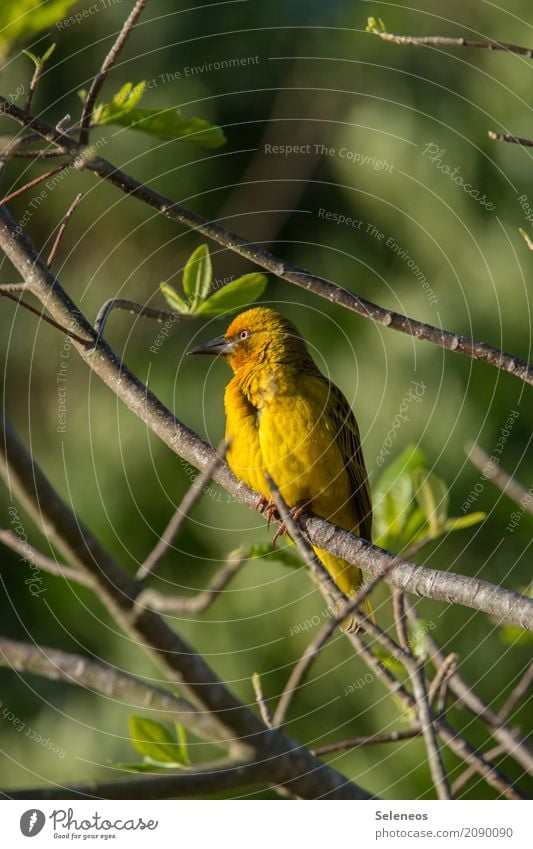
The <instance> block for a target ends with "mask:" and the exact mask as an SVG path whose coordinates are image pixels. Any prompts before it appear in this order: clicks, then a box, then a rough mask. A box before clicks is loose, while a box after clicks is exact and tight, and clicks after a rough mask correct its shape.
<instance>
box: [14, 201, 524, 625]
mask: <svg viewBox="0 0 533 849" xmlns="http://www.w3.org/2000/svg"><path fill="white" fill-rule="evenodd" d="M0 247H2V248H3V250H4V253H5V254H6V255H7V256H8V257H9V259H10V260H11V262H12V263H13V264H14V265H15V267H16V268H17V270H18V271H19V273H20V274H21V276H22V277H23V278H24V279H25V280H26V282H27V284H28V287H29V288H30V290H31V291H32V292H33V293H34V294H35V295H36V296H37V297H38V298H40V299H41V300H42V301H43V302H44V303H46V306H47V308H48V311H49V312H50V313H51V314H52V315H54V316H55V318H56V319H60V320H61V321H62V322H64V327H65V328H66V330H67V332H68V333H69V335H70V336H71V337H72V338H73V340H74V342H75V343H76V345H75V347H76V349H77V350H78V353H79V354H80V356H81V357H82V358H83V359H84V361H85V362H86V363H87V365H88V366H89V367H90V368H91V369H92V370H93V371H94V372H95V373H96V374H98V375H99V376H100V377H101V378H102V380H103V381H104V382H105V383H106V384H107V385H108V386H109V387H110V388H111V389H112V391H113V392H114V393H115V394H116V395H117V396H118V397H119V398H121V399H122V400H123V401H124V403H125V404H126V406H127V407H128V408H129V409H130V410H131V411H132V412H133V413H135V414H136V415H137V416H139V418H141V420H142V421H144V422H145V423H146V424H147V426H148V427H150V428H151V429H152V430H153V431H154V433H156V434H157V435H158V436H159V437H160V438H161V439H162V440H163V442H165V444H166V445H168V446H169V448H170V449H171V450H172V451H175V452H177V453H178V454H179V455H180V456H181V457H183V458H184V459H185V460H187V461H188V462H189V463H191V464H192V465H194V466H196V468H199V469H205V468H206V467H207V466H208V464H209V463H210V461H211V459H212V458H213V457H214V456H215V452H214V451H213V449H212V448H211V447H210V446H208V445H206V443H205V442H203V440H201V439H200V438H199V437H198V436H197V435H196V434H195V433H193V432H192V431H191V430H190V429H189V428H188V427H186V425H184V424H183V423H182V422H181V421H179V419H177V418H176V417H175V416H174V415H173V414H172V413H171V412H170V410H168V409H167V408H166V407H165V406H164V405H163V404H162V403H161V401H160V400H159V399H158V398H156V396H155V395H154V394H153V393H152V392H150V390H149V389H148V388H147V387H146V386H145V385H144V384H143V383H141V381H140V380H139V379H138V378H137V377H136V376H135V375H133V374H132V373H131V372H130V371H129V369H128V368H127V366H126V365H125V364H124V362H123V361H122V360H121V359H120V358H119V357H118V356H117V355H116V354H115V352H114V351H113V350H112V349H111V348H110V347H109V345H108V344H107V343H106V342H105V341H104V340H103V339H100V340H99V341H97V340H96V336H95V331H94V329H93V328H92V327H91V325H90V324H89V322H88V321H87V319H86V318H85V317H84V316H83V315H82V314H81V312H80V310H79V308H78V307H77V306H76V305H75V304H74V303H73V301H72V300H71V298H70V297H69V295H68V294H67V293H66V292H65V290H64V289H63V287H62V286H61V284H60V283H59V281H58V280H57V278H56V277H55V276H54V275H53V274H52V273H51V271H50V269H49V268H48V267H47V266H46V265H45V264H44V263H43V262H42V260H41V259H40V257H39V255H38V254H37V253H36V251H35V249H34V248H33V246H32V244H31V242H30V241H29V240H28V238H27V237H26V236H25V234H24V233H20V232H19V231H18V230H17V225H16V222H15V221H14V219H13V218H12V216H11V215H10V214H9V212H8V211H7V209H6V208H5V207H1V206H0ZM82 333H83V334H84V335H86V337H87V341H88V342H90V343H91V344H89V345H88V344H87V343H86V342H85V341H83V343H82V344H78V342H79V338H80V337H81V339H83V338H84V337H83V336H81V334H82ZM73 334H76V335H78V339H75V338H74V335H73ZM213 479H214V480H216V482H217V483H219V484H220V485H221V486H223V487H224V488H225V489H226V490H227V491H228V492H229V493H230V494H231V495H233V496H234V497H235V498H236V499H237V500H239V501H242V502H243V503H245V504H247V505H248V506H249V507H250V508H252V509H253V510H257V509H258V504H259V503H260V497H259V495H258V493H256V492H254V491H253V490H251V489H250V488H249V487H248V486H246V484H244V483H243V482H242V481H239V480H237V478H236V477H235V476H234V475H233V474H232V473H231V471H230V470H229V468H228V466H227V465H225V464H224V465H222V466H220V468H219V469H217V470H216V471H215V473H214V474H213ZM298 526H299V527H300V529H301V530H302V531H303V532H304V534H305V536H306V537H307V538H308V539H309V540H310V541H311V542H312V544H313V545H315V546H316V547H317V548H320V549H323V550H325V551H329V552H330V553H332V554H335V555H337V556H339V557H342V558H343V559H344V560H347V561H348V562H349V563H353V564H354V565H356V566H360V567H361V568H362V569H365V570H366V571H368V572H369V573H370V575H372V576H376V575H381V574H382V573H383V572H384V571H385V570H387V569H389V568H390V573H389V575H388V580H390V581H391V582H392V583H393V584H394V585H395V586H399V587H401V588H402V589H404V590H405V591H406V592H412V593H415V594H416V595H423V596H426V597H428V598H433V599H435V600H437V601H445V602H446V603H453V604H462V605H464V606H466V607H472V608H474V609H476V610H483V611H485V612H486V613H489V614H491V615H494V616H496V617H497V618H498V620H499V621H500V622H512V623H513V624H517V625H519V626H521V627H523V628H528V629H532V630H533V600H532V599H530V598H527V597H526V596H523V595H520V594H519V593H515V592H513V591H511V590H506V589H504V588H502V587H497V586H495V585H493V584H489V583H488V582H486V581H482V580H479V579H476V578H467V577H466V576H464V575H458V574H454V573H452V572H444V571H439V570H436V569H427V568H425V567H423V566H420V565H417V564H415V563H410V562H408V561H401V562H398V561H397V559H396V555H393V554H391V553H390V552H386V551H384V550H383V549H380V548H378V547H377V546H374V545H372V544H371V543H369V542H368V541H367V540H363V539H361V538H360V537H356V536H354V535H353V534H351V533H350V532H349V531H345V530H343V529H341V528H337V527H335V526H334V525H331V524H330V523H329V522H327V521H326V520H325V519H321V518H319V517H318V516H312V515H308V514H304V515H303V516H301V518H300V519H299V521H298ZM317 562H318V563H319V561H317ZM393 562H394V565H393V566H391V563H393ZM319 568H323V567H322V564H319ZM324 573H325V575H326V576H327V572H326V571H325V570H324Z"/></svg>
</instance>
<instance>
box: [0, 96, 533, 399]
mask: <svg viewBox="0 0 533 849" xmlns="http://www.w3.org/2000/svg"><path fill="white" fill-rule="evenodd" d="M1 112H4V113H5V114H6V115H9V116H10V117H12V118H13V119H14V120H16V121H18V122H19V123H20V124H22V125H23V126H26V127H31V128H32V129H34V130H35V131H36V132H38V133H39V134H40V135H41V136H42V138H44V139H47V140H48V141H53V142H54V143H56V144H58V145H60V146H62V147H63V146H64V147H67V148H68V149H69V150H70V151H71V152H72V153H73V154H74V155H77V156H80V155H81V154H82V153H83V150H84V148H83V146H81V145H79V144H77V143H76V142H75V141H73V139H71V138H69V137H68V136H66V135H64V134H61V133H58V132H57V130H56V129H55V128H54V127H52V126H51V125H50V124H47V123H46V122H44V121H42V120H41V119H40V118H37V117H36V116H34V115H30V114H29V113H28V112H25V111H24V110H22V109H20V108H19V107H18V106H16V105H15V104H14V103H11V102H10V101H9V100H7V99H6V98H5V97H1V96H0V113H1ZM80 167H83V168H86V169H87V170H89V171H92V172H93V173H95V174H96V175H97V176H99V177H100V178H101V179H103V180H106V181H108V182H110V183H112V184H113V185H114V186H116V187H117V188H119V189H120V190H121V191H122V192H125V193H126V194H128V195H130V196H133V197H135V198H137V199H138V200H140V201H142V202H143V203H146V204H147V205H148V206H150V207H152V208H153V209H156V210H158V211H159V212H160V213H161V214H163V215H165V216H166V217H167V218H169V219H171V220H173V221H177V222H178V223H180V224H182V225H185V226H187V227H191V228H193V229H195V230H197V231H198V232H199V233H202V235H204V236H206V237H207V238H208V239H212V240H213V241H214V242H217V243H218V244H220V245H223V246H224V247H225V248H227V249H228V250H232V251H235V253H237V254H239V256H242V257H244V258H245V259H249V260H250V261H251V262H253V263H255V264H256V265H259V266H260V267H261V268H264V269H266V271H269V272H271V273H272V274H274V275H275V276H276V277H279V278H280V279H281V280H286V281H287V282H289V283H292V284H293V285H295V286H300V287H301V288H303V289H305V290H306V291H308V292H313V293H314V294H315V295H317V296H318V297H321V298H325V299H326V300H328V301H329V302H330V303H332V304H337V305H338V306H340V307H343V308H345V309H348V310H350V311H352V312H355V313H357V314H358V315H361V316H363V317H364V318H367V319H370V320H371V321H374V322H376V323H377V324H380V325H382V326H384V327H389V328H391V329H392V330H397V331H399V332H400V333H405V334H407V335H408V336H412V337H414V338H415V339H421V340H426V341H428V342H431V343H433V344H434V345H439V346H440V347H442V348H445V349H446V350H448V351H452V352H454V353H456V354H463V355H464V356H467V357H470V358H471V359H474V360H479V361H480V362H486V363H489V364H490V365H492V366H494V367H495V368H498V369H500V370H501V371H505V372H507V373H509V374H512V375H514V376H515V377H517V378H519V379H520V380H523V381H525V382H526V383H529V384H532V385H533V365H531V364H530V363H528V362H526V361H525V360H522V359H520V358H519V357H515V356H513V355H512V354H508V353H506V352H505V351H501V350H500V349H498V348H495V347H494V346H492V345H487V344H485V343H484V342H479V341H477V340H475V339H470V338H468V337H467V336H462V335H460V334H457V333H453V332H451V331H449V330H443V329H442V328H440V327H434V326H433V325H431V324H426V323H425V322H421V321H416V320H415V319H413V318H410V317H409V316H406V315H402V314H401V313H396V312H392V311H391V310H387V309H385V308H384V307H380V306H378V305H377V304H374V303H372V301H368V300H366V299H365V298H361V297H360V296H358V295H354V294H353V293H352V292H348V291H347V290H346V289H343V288H341V287H340V286H337V285H336V284H335V283H332V282H331V281H329V280H326V279H325V278H323V277H319V276H317V275H315V274H311V273H310V272H309V271H306V270H305V269H303V268H299V267H298V266H296V265H293V264H292V263H290V262H286V261H285V260H281V259H278V257H276V256H274V255H273V254H271V253H270V252H269V251H266V250H264V249H263V248H261V247H259V246H258V245H254V244H253V243H251V242H249V241H248V240H247V239H244V238H243V237H242V236H238V235H237V234H236V233H233V232H232V231H231V230H227V229H226V228H225V227H222V226H221V225H220V224H218V223H216V222H213V221H210V220H209V219H207V218H204V217H203V216H201V215H199V214H198V213H197V212H193V211H192V210H190V209H187V208H186V207H184V206H182V205H181V204H178V203H175V202H174V201H173V200H170V199H169V198H167V197H165V196H164V195H161V194H159V193H158V192H155V191H153V190H152V189H149V188H148V187H147V186H145V185H144V184H143V183H140V182H139V181H138V180H135V179H134V178H133V177H130V176H129V175H128V174H125V173H124V172H123V171H121V170H120V169H118V168H116V167H115V166H114V165H113V164H112V163H110V162H107V161H106V160H105V159H102V158H95V159H80Z"/></svg>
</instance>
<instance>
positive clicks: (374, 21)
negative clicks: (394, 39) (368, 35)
mask: <svg viewBox="0 0 533 849" xmlns="http://www.w3.org/2000/svg"><path fill="white" fill-rule="evenodd" d="M365 32H373V33H374V34H375V35H381V33H382V32H387V30H386V29H385V24H384V22H383V19H382V18H367V19H366V27H365Z"/></svg>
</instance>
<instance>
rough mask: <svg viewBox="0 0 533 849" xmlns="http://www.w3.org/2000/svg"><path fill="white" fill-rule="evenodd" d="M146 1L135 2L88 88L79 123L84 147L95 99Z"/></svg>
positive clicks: (86, 141)
mask: <svg viewBox="0 0 533 849" xmlns="http://www.w3.org/2000/svg"><path fill="white" fill-rule="evenodd" d="M147 2H148V0H137V2H136V3H135V6H134V7H133V9H132V10H131V12H130V14H129V15H128V17H127V18H126V20H125V22H124V25H123V27H122V29H121V30H120V32H119V34H118V36H117V38H116V40H115V42H114V43H113V46H112V47H111V50H110V51H109V53H108V54H107V56H106V57H105V59H104V61H103V62H102V66H101V68H100V70H99V71H98V73H97V74H96V76H95V78H94V79H93V81H92V83H91V86H90V88H89V92H88V94H87V97H86V99H85V104H84V106H83V112H82V115H81V121H80V144H82V145H86V144H87V143H88V141H89V131H90V126H91V119H92V116H93V109H94V105H95V103H96V98H97V97H98V94H99V93H100V89H101V88H102V86H103V84H104V82H105V80H106V77H107V75H108V73H109V71H110V70H111V68H112V67H113V65H114V64H115V62H116V61H117V59H118V57H119V55H120V53H121V51H122V50H123V48H124V45H125V44H126V41H127V40H128V38H129V36H130V34H131V31H132V30H133V28H134V26H135V24H136V23H137V20H138V19H139V17H140V15H141V12H142V11H143V10H144V8H145V7H146V4H147Z"/></svg>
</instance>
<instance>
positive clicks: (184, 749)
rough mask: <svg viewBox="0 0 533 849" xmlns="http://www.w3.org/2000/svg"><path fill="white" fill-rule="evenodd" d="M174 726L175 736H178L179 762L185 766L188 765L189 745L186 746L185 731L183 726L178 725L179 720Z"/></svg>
mask: <svg viewBox="0 0 533 849" xmlns="http://www.w3.org/2000/svg"><path fill="white" fill-rule="evenodd" d="M174 727H175V729H176V737H177V738H178V744H179V753H180V754H179V759H180V763H182V764H184V765H185V766H190V764H191V758H190V755H189V747H188V746H187V732H186V731H185V727H184V726H183V725H180V723H179V722H176V724H175V726H174Z"/></svg>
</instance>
